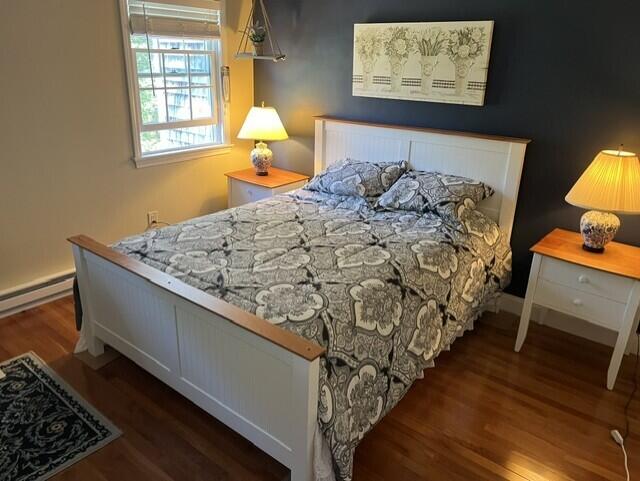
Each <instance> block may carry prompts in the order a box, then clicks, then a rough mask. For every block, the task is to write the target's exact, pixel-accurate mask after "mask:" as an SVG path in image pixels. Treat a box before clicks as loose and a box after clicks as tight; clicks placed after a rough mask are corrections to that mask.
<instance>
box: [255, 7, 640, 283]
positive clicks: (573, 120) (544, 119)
mask: <svg viewBox="0 0 640 481" xmlns="http://www.w3.org/2000/svg"><path fill="white" fill-rule="evenodd" d="M265 3H266V5H267V9H268V11H269V14H270V16H271V20H272V22H273V24H274V27H275V32H276V34H277V38H278V40H279V42H280V45H281V47H282V49H283V51H284V52H285V53H286V54H287V60H286V61H285V62H284V63H279V64H274V63H271V62H261V61H258V62H255V63H256V65H255V90H256V92H255V96H256V101H259V100H265V101H266V102H267V103H268V104H270V105H273V106H275V107H276V108H277V110H278V112H279V113H280V116H281V117H282V119H283V122H284V124H285V126H286V128H287V130H288V131H289V133H290V135H292V136H293V137H294V138H293V139H292V140H291V141H288V142H286V143H283V144H281V145H278V146H276V144H275V143H274V151H275V152H276V154H278V153H279V154H280V165H282V166H288V167H293V168H297V169H299V170H303V171H307V172H308V171H312V169H313V167H312V161H311V151H312V142H311V137H312V136H313V120H312V118H311V116H312V115H316V114H329V115H334V116H339V117H344V118H349V119H357V120H367V121H377V122H386V123H394V124H401V125H417V126H426V127H437V128H443V129H455V130H468V131H474V132H483V133H489V134H500V135H510V136H517V137H527V138H531V139H533V142H532V143H531V144H530V145H529V148H528V151H527V157H526V162H525V169H524V174H523V178H522V184H521V188H520V198H519V201H518V211H517V214H516V223H515V230H514V233H513V238H512V245H513V249H514V279H513V283H512V286H511V288H510V289H509V290H510V291H511V292H512V293H514V294H517V295H524V291H525V288H526V280H527V276H528V272H529V264H530V260H531V257H530V254H529V253H528V249H529V247H530V246H531V245H532V244H533V243H535V242H536V241H537V240H538V239H539V238H540V237H542V236H543V235H544V234H546V233H547V232H548V231H550V230H551V229H553V228H554V227H564V228H567V229H572V230H577V225H578V221H579V218H580V215H581V212H582V211H581V210H580V209H576V208H574V207H571V206H569V205H568V204H566V203H565V202H564V196H565V194H566V193H567V192H568V191H569V189H570V188H571V186H572V185H573V183H574V182H575V180H576V179H577V178H578V177H579V176H580V174H581V173H582V172H583V170H584V169H585V168H586V167H587V165H588V164H589V163H590V161H591V160H592V159H593V157H594V155H595V154H596V153H597V152H598V151H599V150H601V149H604V148H612V147H616V146H617V145H618V144H620V143H624V144H625V147H626V148H627V150H632V151H635V152H638V151H640V30H639V25H638V21H639V20H640V2H638V1H626V0H625V1H615V0H614V1H602V0H586V1H585V0H573V1H561V0H535V1H533V0H429V1H427V0H396V1H391V2H390V1H389V0H349V1H346V0H321V1H319V0H267V1H266V2H265ZM445 20H495V31H494V37H493V46H492V50H491V63H490V67H489V78H488V84H487V97H486V104H485V106H484V107H469V106H458V105H445V104H437V103H423V102H409V101H400V100H383V99H369V98H361V97H353V96H352V95H351V75H352V59H353V52H352V50H353V43H352V42H353V24H354V23H365V22H404V21H445ZM287 154H290V155H287ZM618 240H620V241H623V242H628V243H632V244H635V245H638V244H640V219H639V218H638V217H623V218H622V229H621V231H620V234H619V235H618Z"/></svg>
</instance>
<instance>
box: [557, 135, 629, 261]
mask: <svg viewBox="0 0 640 481" xmlns="http://www.w3.org/2000/svg"><path fill="white" fill-rule="evenodd" d="M565 200H566V201H567V202H568V203H569V204H572V205H575V206H576V207H582V208H584V209H592V210H589V212H586V213H585V214H584V215H583V216H582V219H580V232H581V233H582V239H583V241H584V245H583V248H584V249H585V250H588V251H590V252H604V246H605V245H606V244H608V243H609V242H610V241H611V240H612V239H613V238H614V237H615V235H616V233H617V232H618V229H619V228H620V219H618V217H617V216H616V215H615V214H624V215H631V214H640V161H639V160H638V156H637V155H636V154H634V153H632V152H625V151H624V150H622V146H621V148H620V149H619V150H603V151H602V152H600V153H599V154H598V155H597V156H596V158H595V159H594V160H593V162H592V163H591V165H589V167H588V168H587V170H585V172H584V173H583V174H582V176H581V177H580V178H579V179H578V181H577V182H576V184H575V185H574V186H573V188H572V189H571V190H570V191H569V193H568V194H567V196H566V197H565Z"/></svg>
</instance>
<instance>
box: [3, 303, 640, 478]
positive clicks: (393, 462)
mask: <svg viewBox="0 0 640 481" xmlns="http://www.w3.org/2000/svg"><path fill="white" fill-rule="evenodd" d="M74 322H75V321H74V312H73V304H72V302H71V299H70V298H65V299H61V300H58V301H55V302H52V303H50V304H45V305H43V306H39V307H37V308H35V309H32V310H30V311H26V312H23V313H19V314H16V315H14V316H11V317H8V318H5V319H1V320H0V359H1V360H4V359H8V358H11V357H15V356H18V355H20V354H22V353H24V352H27V351H34V352H35V353H36V354H38V355H39V356H40V357H42V358H43V359H44V360H45V361H46V362H47V363H48V364H49V365H50V366H51V367H52V368H53V369H54V370H55V371H56V372H58V373H59V374H60V375H61V376H62V378H64V379H65V380H66V381H67V382H68V383H69V384H70V385H71V386H73V387H74V389H76V390H77V391H78V392H79V393H80V394H81V395H82V396H83V397H85V398H86V399H87V400H88V401H89V402H90V403H92V404H93V405H94V406H95V407H96V408H97V409H99V410H100V411H101V412H102V413H104V414H105V415H106V416H107V417H108V418H109V419H111V420H112V421H113V422H114V423H115V424H116V425H117V426H118V427H119V428H120V429H121V430H122V431H123V433H124V435H123V436H122V437H121V438H119V439H117V440H116V441H114V442H113V443H111V444H109V445H108V446H106V447H105V448H103V449H101V450H100V451H98V452H97V453H94V454H92V455H91V456H88V457H87V458H85V459H83V460H82V461H80V462H79V463H76V464H75V465H73V466H72V467H70V468H69V469H67V470H65V471H64V472H62V473H60V474H59V475H57V476H55V477H54V478H53V479H54V480H56V481H62V480H65V481H67V480H68V481H75V480H78V481H79V480H83V481H84V480H92V481H94V480H95V481H129V480H136V481H137V480H147V479H152V480H159V481H181V480H189V481H192V480H203V481H204V480H207V481H208V480H242V481H245V480H246V481H281V480H283V479H285V478H286V476H287V470H286V468H284V467H283V466H282V465H280V464H279V463H278V462H277V461H275V460H273V459H272V458H270V457H269V456H267V455H266V454H264V453H262V452H261V451H260V450H258V449H257V448H256V447H255V446H253V445H252V444H251V443H249V442H248V441H246V440H245V439H243V438H241V437H240V436H239V435H237V434H235V433H234V432H232V431H231V430H229V429H228V428H226V427H225V426H224V425H223V424H222V423H220V422H218V421H217V420H215V419H213V418H212V417H211V416H209V415H208V414H207V413H206V412H204V411H202V410H201V409H199V408H198V407H196V406H195V405H193V404H192V403H191V402H190V401H188V400H187V399H185V398H184V397H182V396H180V395H179V394H178V393H176V392H175V391H173V390H172V389H170V388H169V387H167V386H166V385H164V384H163V383H161V382H160V381H158V380H156V379H155V378H153V377H152V376H151V375H149V374H148V373H146V372H145V371H144V370H142V369H141V368H139V367H138V366H137V365H135V364H134V363H132V362H131V361H129V360H128V359H126V358H124V357H120V358H118V359H116V360H115V361H113V362H112V363H110V364H108V365H106V366H104V367H103V368H101V369H99V370H98V371H93V370H92V369H90V368H89V367H87V366H86V365H85V364H84V363H82V362H80V361H79V360H78V359H76V358H75V357H74V356H73V355H72V354H71V352H72V351H73V346H74V344H75V341H76V339H77V333H76V331H75V324H74ZM516 329H517V319H516V318H515V317H514V316H512V315H509V314H504V313H502V314H499V315H494V314H486V315H485V316H483V318H482V319H480V320H479V321H478V322H477V324H476V329H475V330H474V331H473V332H470V333H467V334H466V335H465V336H464V337H463V338H461V339H459V340H458V341H457V342H456V343H455V344H454V346H453V347H452V351H451V352H445V353H442V354H441V355H440V356H439V357H438V359H436V366H435V368H433V369H428V370H426V371H425V378H424V379H423V380H420V381H418V382H416V383H415V385H414V386H413V387H412V389H411V390H410V391H409V392H408V393H407V395H406V396H405V398H404V399H403V400H402V401H401V402H400V403H399V404H398V406H397V407H396V408H395V409H394V410H393V411H392V412H391V413H390V414H389V415H388V416H387V417H386V418H385V419H383V420H382V421H381V422H380V423H379V424H378V425H377V426H376V427H375V428H374V429H373V431H372V432H371V433H370V434H369V435H367V436H366V437H365V439H364V440H363V442H362V443H361V445H360V446H359V447H358V449H357V450H356V456H355V464H354V481H365V480H366V481H383V480H393V481H397V480H400V481H404V480H407V481H409V480H412V481H413V480H417V479H420V480H426V481H469V480H480V481H494V480H509V481H543V480H554V481H555V480H589V481H591V480H593V481H601V480H609V481H618V480H622V479H624V477H623V475H624V468H623V464H622V453H621V451H620V448H619V447H618V446H617V445H616V444H615V443H614V442H613V441H612V440H611V438H610V435H609V431H610V430H611V429H612V428H618V429H622V428H623V427H624V416H623V408H624V404H625V403H626V400H627V397H628V395H629V394H630V392H631V390H632V389H633V382H632V375H633V371H634V362H633V360H634V359H633V357H632V356H629V357H628V358H627V359H625V360H624V362H623V365H622V368H621V370H620V376H619V378H618V382H617V384H616V390H615V391H607V390H606V388H605V378H606V371H607V366H608V362H609V357H610V355H611V349H610V348H607V347H606V346H602V345H599V344H596V343H592V342H589V341H586V340H584V339H580V338H577V337H574V336H570V335H568V334H565V333H562V332H558V331H555V330H553V329H551V328H548V327H545V326H539V325H533V326H531V329H530V332H529V336H528V338H527V343H526V345H525V346H524V348H523V350H522V352H520V353H519V354H517V353H515V352H513V342H514V339H515V333H516ZM639 398H640V395H639ZM629 412H630V416H631V421H630V425H631V434H630V435H629V437H628V438H627V440H626V443H625V444H626V447H627V451H628V453H629V467H630V470H631V473H632V479H634V478H635V477H638V476H640V401H639V400H638V399H636V400H634V401H633V402H632V404H631V406H630V409H629Z"/></svg>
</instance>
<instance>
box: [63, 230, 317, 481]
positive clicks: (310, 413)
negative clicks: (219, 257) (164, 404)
mask: <svg viewBox="0 0 640 481" xmlns="http://www.w3.org/2000/svg"><path fill="white" fill-rule="evenodd" d="M69 241H70V242H72V243H73V244H74V245H73V250H74V258H75V263H76V272H77V276H78V282H79V286H80V295H81V300H82V303H83V308H84V319H83V323H84V325H83V334H84V335H85V336H86V338H87V343H88V347H89V350H90V352H91V353H92V354H94V355H96V354H100V352H101V351H102V346H103V343H106V344H109V345H111V346H113V347H114V348H115V349H117V350H118V351H120V352H121V353H122V354H124V355H125V356H127V357H128V358H130V359H131V360H133V361H134V362H136V363H137V364H138V365H140V366H141V367H143V368H144V369H145V370H147V371H149V372H150V373H152V374H153V375H155V376H156V377H158V378H159V379H161V380H162V381H164V382H165V383H166V384H168V385H170V386H171V387H173V388H174V389H176V390H177V391H179V392H180V393H182V394H183V395H184V396H186V397H187V398H189V399H190V400H192V401H193V402H194V403H196V404H197V405H198V406H200V407H201V408H203V409H204V410H206V411H207V412H209V413H210V414H211V415H213V416H214V417H216V418H217V419H219V420H220V421H222V422H224V423H225V424H227V425H228V426H229V427H231V428H232V429H234V430H235V431H237V432H238V433H240V434H241V435H242V436H243V437H245V438H247V439H248V440H250V441H251V442H253V443H254V444H255V445H256V446H258V447H259V448H260V449H262V450H263V451H265V452H267V453H268V454H270V455H271V456H273V457H274V458H276V459H277V460H278V461H280V462H281V463H283V464H284V465H286V466H288V467H290V468H291V470H292V480H293V481H298V480H300V481H307V480H309V479H311V478H310V476H311V466H312V464H311V459H312V443H313V434H314V430H315V427H316V423H317V401H318V376H319V356H320V355H322V353H323V352H324V351H323V349H322V348H321V347H320V346H318V345H316V344H314V343H312V342H310V341H308V340H306V339H303V338H300V337H298V336H296V335H295V334H293V333H291V332H288V331H285V330H283V329H280V328H278V327H277V326H274V325H272V324H270V323H268V322H267V321H264V320H263V319H260V318H258V317H256V316H253V315H252V314H250V313H247V312H245V311H242V310H241V309H238V308H236V307H235V306H232V305H230V304H228V303H226V302H224V301H221V300H219V299H216V298H214V297H212V296H210V295H208V294H206V293H204V292H202V291H199V290H197V289H195V288H192V287H191V286H188V285H186V284H184V283H183V282H181V281H179V280H177V279H175V278H173V277H171V276H169V275H167V274H164V273H162V272H160V271H158V270H156V269H153V268H151V267H149V266H147V265H145V264H143V263H141V262H139V261H137V260H135V259H131V258H129V257H127V256H124V255H122V254H119V253H117V252H115V251H113V250H111V249H109V248H108V247H106V246H104V245H102V244H100V243H98V242H96V241H93V240H92V239H90V238H88V237H86V236H77V237H73V238H71V239H69Z"/></svg>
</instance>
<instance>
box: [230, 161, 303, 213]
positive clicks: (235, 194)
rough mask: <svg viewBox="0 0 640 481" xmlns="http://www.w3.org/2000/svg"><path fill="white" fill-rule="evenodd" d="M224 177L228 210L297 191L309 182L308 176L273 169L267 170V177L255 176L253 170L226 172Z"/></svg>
mask: <svg viewBox="0 0 640 481" xmlns="http://www.w3.org/2000/svg"><path fill="white" fill-rule="evenodd" d="M225 175H226V176H227V184H228V187H229V189H228V191H227V204H228V207H229V208H231V207H238V206H239V205H243V204H248V203H249V202H255V201H257V200H262V199H267V198H269V197H272V196H274V195H276V194H283V193H285V192H290V191H292V190H295V189H299V188H300V187H302V186H303V185H304V184H306V183H307V182H308V181H309V176H308V175H303V174H297V173H296V172H289V171H288V170H282V169H276V168H275V167H271V168H270V169H269V175H262V176H261V175H256V171H255V169H253V168H251V169H244V170H237V171H235V172H227V173H226V174H225Z"/></svg>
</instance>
